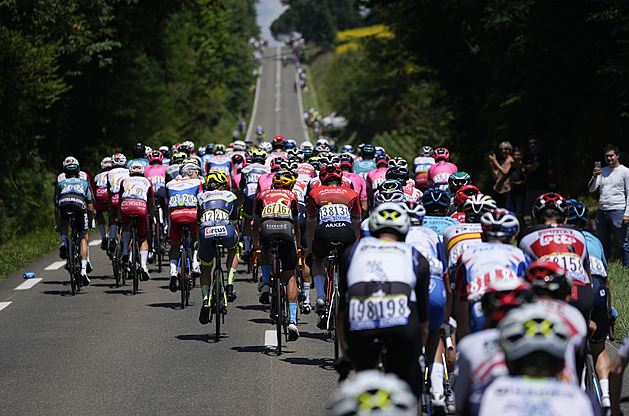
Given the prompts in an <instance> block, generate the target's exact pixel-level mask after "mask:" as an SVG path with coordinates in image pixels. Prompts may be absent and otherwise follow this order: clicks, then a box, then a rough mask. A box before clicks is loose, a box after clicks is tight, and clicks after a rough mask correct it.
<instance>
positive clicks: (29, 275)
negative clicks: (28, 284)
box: [22, 272, 35, 279]
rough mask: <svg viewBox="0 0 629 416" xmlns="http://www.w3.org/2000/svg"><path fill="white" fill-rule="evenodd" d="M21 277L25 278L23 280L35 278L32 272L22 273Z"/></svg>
mask: <svg viewBox="0 0 629 416" xmlns="http://www.w3.org/2000/svg"><path fill="white" fill-rule="evenodd" d="M22 277H23V278H25V279H32V278H33V277H35V273H34V272H27V273H24V274H23V275H22Z"/></svg>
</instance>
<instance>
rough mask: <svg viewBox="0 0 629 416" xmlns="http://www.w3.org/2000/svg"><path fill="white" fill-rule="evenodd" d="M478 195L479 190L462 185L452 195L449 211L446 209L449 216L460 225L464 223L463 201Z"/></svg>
mask: <svg viewBox="0 0 629 416" xmlns="http://www.w3.org/2000/svg"><path fill="white" fill-rule="evenodd" d="M480 193H481V192H480V190H479V189H478V188H477V187H476V186H474V185H463V186H462V187H461V188H459V190H458V191H456V193H455V194H454V198H453V199H452V204H451V205H450V209H448V212H449V213H450V216H451V217H452V218H454V219H455V220H457V221H458V222H460V223H464V222H466V220H465V212H464V211H463V204H465V201H467V200H468V199H470V198H471V197H473V196H474V195H478V194H480ZM496 208H497V207H496Z"/></svg>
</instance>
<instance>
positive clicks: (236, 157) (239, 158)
mask: <svg viewBox="0 0 629 416" xmlns="http://www.w3.org/2000/svg"><path fill="white" fill-rule="evenodd" d="M244 161H245V158H244V157H243V155H242V154H240V153H234V154H232V163H233V164H234V165H240V164H241V163H243V162H244Z"/></svg>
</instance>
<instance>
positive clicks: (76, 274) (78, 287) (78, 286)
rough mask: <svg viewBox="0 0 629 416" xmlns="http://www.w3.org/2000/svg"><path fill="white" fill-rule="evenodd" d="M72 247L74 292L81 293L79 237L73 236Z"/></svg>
mask: <svg viewBox="0 0 629 416" xmlns="http://www.w3.org/2000/svg"><path fill="white" fill-rule="evenodd" d="M71 245H72V246H74V247H73V251H74V257H73V262H74V282H75V284H76V291H77V292H80V291H81V285H82V281H81V249H80V247H81V243H80V242H79V236H78V235H76V234H75V235H74V237H73V238H72V244H71Z"/></svg>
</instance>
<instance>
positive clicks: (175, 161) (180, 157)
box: [166, 152, 187, 183]
mask: <svg viewBox="0 0 629 416" xmlns="http://www.w3.org/2000/svg"><path fill="white" fill-rule="evenodd" d="M186 157H187V156H186V154H185V153H184V152H176V153H174V154H173V156H172V158H171V159H170V165H169V166H168V167H167V168H166V183H168V182H170V181H172V180H173V179H176V178H178V177H179V168H180V167H181V163H183V161H184V160H186Z"/></svg>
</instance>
